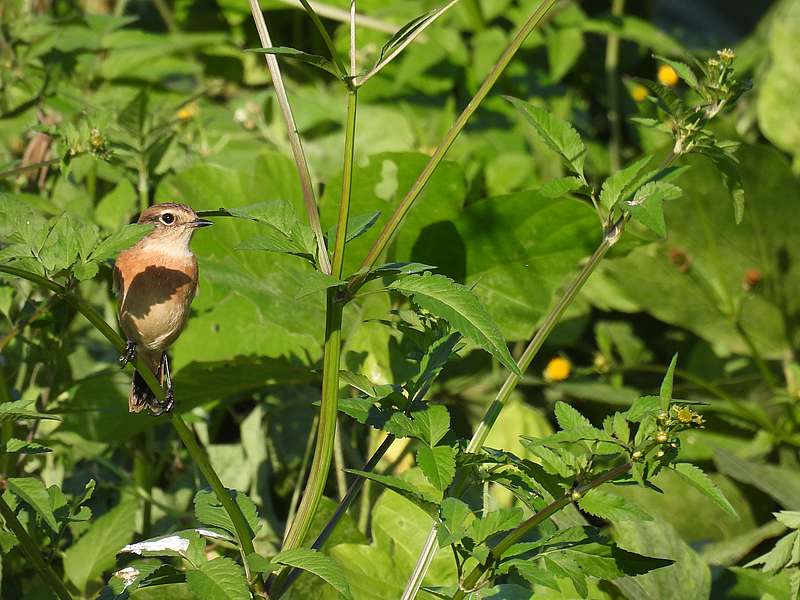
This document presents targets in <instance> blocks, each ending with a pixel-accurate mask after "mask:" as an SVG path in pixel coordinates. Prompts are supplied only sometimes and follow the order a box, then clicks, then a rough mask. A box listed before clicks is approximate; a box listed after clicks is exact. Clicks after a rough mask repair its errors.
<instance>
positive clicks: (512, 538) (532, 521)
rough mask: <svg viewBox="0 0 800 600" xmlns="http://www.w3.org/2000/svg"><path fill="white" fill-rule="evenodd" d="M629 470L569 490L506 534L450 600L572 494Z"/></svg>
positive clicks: (624, 467) (626, 465)
mask: <svg viewBox="0 0 800 600" xmlns="http://www.w3.org/2000/svg"><path fill="white" fill-rule="evenodd" d="M630 468H631V464H630V463H629V462H626V463H623V464H621V465H619V466H617V467H614V468H613V469H610V470H608V471H606V472H605V473H603V474H601V475H599V476H597V477H596V478H595V479H593V480H592V481H589V482H587V483H585V484H583V485H579V486H576V487H575V488H574V490H571V491H570V492H568V493H566V494H564V495H563V496H561V497H560V498H558V499H556V500H554V501H553V502H551V503H550V504H549V505H547V506H546V507H544V508H543V509H542V510H540V511H539V512H537V513H536V514H535V515H533V516H531V517H530V518H529V519H527V520H526V521H524V522H523V523H521V524H520V525H518V526H517V527H516V528H515V529H513V530H512V531H510V532H509V533H507V534H506V535H505V536H504V537H503V538H502V539H501V540H500V541H499V542H498V543H497V545H496V546H495V547H494V548H492V550H491V551H490V552H489V556H488V557H487V558H486V560H485V561H484V562H482V563H481V564H479V565H477V566H476V567H475V568H473V569H472V571H471V572H470V574H469V575H467V577H466V578H465V579H464V581H463V582H462V583H460V584H459V589H458V590H457V591H456V593H455V594H453V596H452V600H461V599H462V598H464V596H465V595H466V593H467V592H468V591H469V590H471V589H473V588H475V587H476V586H477V585H478V582H479V581H480V579H481V578H482V577H483V575H484V574H485V573H486V572H487V571H489V570H490V569H491V568H492V567H493V566H495V565H496V564H497V563H498V562H499V561H500V559H501V558H502V557H503V554H504V553H505V552H506V550H508V549H509V548H510V547H511V546H513V545H514V544H515V543H517V542H518V541H519V540H520V539H522V538H523V537H524V536H526V535H527V534H529V533H530V532H531V531H533V530H534V529H535V528H536V527H538V526H539V525H541V524H542V523H544V522H545V521H546V520H547V519H549V518H550V517H552V516H553V515H554V514H555V513H557V512H558V511H559V510H561V509H562V508H564V507H565V506H567V505H568V504H569V503H570V502H572V501H573V500H572V499H573V494H576V495H577V496H578V497H580V496H582V495H583V494H585V493H586V492H588V491H589V490H591V489H593V488H596V487H598V486H601V485H603V484H604V483H607V482H609V481H613V480H614V479H617V478H618V477H620V476H621V475H624V474H625V473H627V472H628V470H629V469H630Z"/></svg>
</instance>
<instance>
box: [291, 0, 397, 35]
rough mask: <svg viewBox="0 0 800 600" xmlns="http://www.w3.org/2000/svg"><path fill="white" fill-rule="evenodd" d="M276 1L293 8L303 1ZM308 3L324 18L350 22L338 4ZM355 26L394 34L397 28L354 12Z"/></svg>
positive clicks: (347, 15) (345, 11) (346, 13)
mask: <svg viewBox="0 0 800 600" xmlns="http://www.w3.org/2000/svg"><path fill="white" fill-rule="evenodd" d="M278 1H279V2H281V3H283V4H286V5H288V6H294V7H295V8H303V3H302V2H301V0H278ZM309 4H310V5H311V7H312V8H313V9H314V11H315V12H316V13H317V14H318V15H322V16H323V17H325V18H326V19H331V20H332V21H340V22H342V23H349V22H350V12H349V11H347V10H343V9H341V8H339V7H338V6H331V5H330V4H324V3H322V2H309ZM356 26H358V27H364V28H366V29H373V30H375V31H381V32H383V33H389V34H394V33H396V32H397V30H398V29H399V27H398V26H397V25H395V24H393V23H388V22H386V21H381V20H380V19H376V18H375V17H370V16H368V15H363V14H356Z"/></svg>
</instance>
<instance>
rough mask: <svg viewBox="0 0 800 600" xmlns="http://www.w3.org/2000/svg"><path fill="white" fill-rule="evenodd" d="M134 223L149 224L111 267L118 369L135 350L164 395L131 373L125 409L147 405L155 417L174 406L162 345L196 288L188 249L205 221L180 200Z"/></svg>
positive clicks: (176, 331) (182, 321) (174, 334)
mask: <svg viewBox="0 0 800 600" xmlns="http://www.w3.org/2000/svg"><path fill="white" fill-rule="evenodd" d="M139 223H143V224H152V225H155V228H154V229H153V231H151V232H150V233H149V234H148V235H147V236H145V237H144V238H142V240H141V241H139V243H138V244H136V245H135V246H133V247H132V248H130V249H129V250H125V251H124V252H122V253H121V254H120V255H119V257H118V258H117V262H116V265H115V268H114V287H115V289H116V291H117V294H118V296H119V323H120V326H121V327H122V330H123V331H124V332H125V335H126V336H127V339H128V343H127V346H126V348H125V353H124V354H123V355H122V356H121V357H120V364H121V365H122V366H123V367H124V366H125V365H126V364H127V363H128V361H130V360H133V359H134V358H135V357H136V354H137V353H138V354H139V356H140V357H141V358H142V359H144V362H145V363H146V364H147V365H148V367H150V369H151V370H152V371H153V373H154V374H155V376H156V379H158V381H159V382H160V383H161V385H164V384H166V388H167V389H166V398H165V399H164V401H163V402H159V401H157V400H156V397H155V395H154V394H153V392H152V391H151V390H150V388H149V387H148V386H147V383H145V381H144V379H143V378H142V376H141V375H139V373H138V372H137V373H135V374H134V376H133V383H132V384H131V393H130V397H129V399H128V410H130V412H140V411H142V410H143V409H145V408H149V409H150V411H151V412H152V413H153V414H156V415H160V414H161V413H163V412H165V411H166V412H169V411H170V410H172V407H173V405H174V404H175V400H174V396H173V392H172V380H171V377H170V372H169V358H168V357H167V352H166V350H167V348H169V346H170V345H171V344H172V343H173V342H174V341H175V340H176V339H177V338H178V336H179V335H180V333H181V331H182V330H183V328H184V326H185V325H186V319H187V318H188V317H189V306H190V305H191V303H192V299H193V298H194V295H195V292H196V291H197V259H196V258H195V256H194V254H192V251H191V249H190V248H189V242H191V240H192V235H193V234H194V231H195V229H197V228H198V227H206V226H208V225H211V222H210V221H204V220H203V219H200V218H198V217H197V214H196V213H195V212H194V211H193V210H192V209H191V208H190V207H188V206H186V205H185V204H173V203H164V204H156V205H154V206H151V207H150V208H148V209H147V210H145V211H143V212H142V214H141V216H140V217H139Z"/></svg>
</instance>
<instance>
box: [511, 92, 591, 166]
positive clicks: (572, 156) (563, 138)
mask: <svg viewBox="0 0 800 600" xmlns="http://www.w3.org/2000/svg"><path fill="white" fill-rule="evenodd" d="M505 98H506V100H508V101H509V102H511V104H513V105H514V106H515V107H516V108H517V110H519V111H520V112H521V113H522V115H523V116H524V117H525V118H526V119H527V120H528V122H529V123H530V124H531V125H533V128H534V129H535V130H536V131H537V133H538V134H539V135H540V136H541V138H542V139H543V140H544V141H545V143H546V144H547V145H548V146H549V147H550V148H551V149H552V150H554V151H555V152H557V153H558V154H560V155H561V157H562V158H563V159H564V161H565V162H566V163H567V166H569V168H570V169H572V171H573V172H574V173H575V174H576V175H578V176H579V177H580V178H581V180H583V181H585V180H586V177H585V176H584V174H583V163H584V161H585V160H586V147H585V146H584V145H583V140H581V136H580V135H578V132H577V131H575V129H574V128H573V127H572V125H570V124H569V123H567V122H566V121H562V120H561V119H559V118H558V117H556V116H554V115H552V114H551V113H549V112H547V111H546V110H544V109H543V108H539V107H538V106H534V105H532V104H528V103H527V102H523V101H522V100H519V99H518V98H512V97H511V96H505Z"/></svg>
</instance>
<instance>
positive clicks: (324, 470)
mask: <svg viewBox="0 0 800 600" xmlns="http://www.w3.org/2000/svg"><path fill="white" fill-rule="evenodd" d="M357 104H358V95H357V93H356V91H355V90H349V91H348V93H347V124H346V126H345V141H344V164H343V167H342V194H341V197H340V200H339V218H338V220H337V225H336V240H335V242H334V245H333V261H332V264H331V275H332V276H333V277H335V278H337V279H338V278H339V277H341V274H342V266H343V265H344V251H345V241H346V239H347V218H348V216H349V213H350V195H351V185H352V179H353V150H354V144H355V132H356V107H357ZM343 308H344V305H343V303H342V299H341V298H340V296H339V290H338V289H336V288H332V289H329V290H328V300H327V310H326V313H327V318H326V324H325V352H324V356H323V367H322V368H323V371H322V399H321V402H320V413H319V429H318V430H317V443H316V446H315V448H314V458H313V459H312V462H311V471H310V473H309V475H308V482H307V483H306V488H305V491H304V493H303V499H302V500H301V501H300V506H299V507H298V508H297V514H296V515H295V517H294V520H293V521H292V524H291V526H290V528H289V531H288V533H287V534H286V538H285V539H284V542H283V549H284V550H291V549H292V548H297V547H299V546H300V545H302V544H303V540H304V538H305V536H306V534H307V533H308V530H309V529H310V528H311V523H312V521H313V519H314V514H315V513H316V511H317V507H318V506H319V502H320V500H321V499H322V494H323V492H324V491H325V483H326V482H327V479H328V472H329V471H330V468H331V459H332V457H333V443H334V438H335V436H336V416H337V412H338V405H339V362H340V358H341V342H342V310H343Z"/></svg>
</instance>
